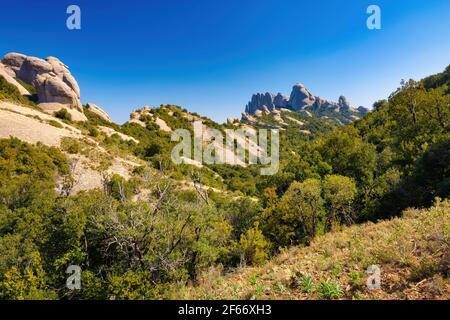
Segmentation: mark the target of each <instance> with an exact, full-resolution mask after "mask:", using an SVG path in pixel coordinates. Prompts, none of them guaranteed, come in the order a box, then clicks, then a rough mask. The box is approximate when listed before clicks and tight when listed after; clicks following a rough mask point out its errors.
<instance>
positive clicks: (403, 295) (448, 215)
mask: <svg viewBox="0 0 450 320" xmlns="http://www.w3.org/2000/svg"><path fill="white" fill-rule="evenodd" d="M372 264H377V265H379V266H380V267H381V272H382V274H381V289H380V290H369V289H367V287H366V285H365V283H366V280H367V277H368V276H367V275H366V273H365V270H366V268H367V267H368V266H369V265H372ZM449 266H450V201H448V200H447V201H444V202H438V203H437V204H436V205H435V207H433V208H431V209H428V210H417V209H409V210H406V211H405V212H404V215H403V217H402V218H395V219H392V220H390V221H383V222H379V223H376V224H373V223H369V224H364V225H355V226H352V227H348V228H345V229H344V230H342V231H338V232H332V233H329V234H326V235H324V236H320V237H318V238H316V239H315V240H314V241H313V243H312V244H311V245H310V246H309V247H295V248H291V249H289V250H286V251H284V252H283V253H281V254H280V255H279V256H277V257H276V258H274V259H273V260H272V261H270V262H268V263H267V264H266V265H264V266H262V267H247V268H243V269H242V270H240V271H238V272H236V273H232V274H229V275H226V276H221V275H220V274H219V272H218V271H217V270H215V271H214V270H213V271H210V272H209V273H207V274H205V275H204V276H203V278H202V280H201V281H200V284H199V285H198V286H196V287H190V288H189V289H188V290H187V291H184V292H183V293H181V297H182V298H193V299H199V298H200V299H202V298H207V299H327V298H341V299H450V279H449V276H450V274H449V273H450V270H449ZM309 278H310V280H312V281H311V283H308V282H309V281H308V280H309Z"/></svg>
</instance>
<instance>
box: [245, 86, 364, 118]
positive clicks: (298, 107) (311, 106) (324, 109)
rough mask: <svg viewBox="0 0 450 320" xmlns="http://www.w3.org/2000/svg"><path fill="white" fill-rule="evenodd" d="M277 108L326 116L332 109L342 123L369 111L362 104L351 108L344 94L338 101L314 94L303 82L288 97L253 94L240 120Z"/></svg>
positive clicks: (267, 93)
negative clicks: (338, 115)
mask: <svg viewBox="0 0 450 320" xmlns="http://www.w3.org/2000/svg"><path fill="white" fill-rule="evenodd" d="M277 109H288V110H292V111H308V112H310V113H313V114H316V115H319V116H322V115H326V116H328V117H330V116H331V117H332V116H333V113H330V111H332V112H335V113H337V114H340V115H341V116H340V117H339V122H343V123H348V122H351V121H353V120H355V119H356V118H359V117H362V116H364V115H365V114H366V113H367V112H369V109H368V108H366V107H363V106H360V107H358V108H357V109H354V108H352V107H351V105H350V103H349V102H348V100H347V98H346V97H345V96H340V97H339V99H338V102H332V101H328V100H326V99H323V98H321V97H319V96H315V95H314V94H312V93H311V91H309V90H308V89H307V88H306V87H305V86H304V85H303V84H301V83H297V84H296V85H294V86H293V88H292V92H291V94H290V96H289V97H288V96H284V95H282V94H281V93H278V94H273V93H270V92H266V93H257V94H254V95H253V96H252V98H251V100H250V101H249V102H248V104H247V105H246V106H245V112H244V113H243V114H242V120H243V121H247V122H248V118H249V117H251V116H256V117H259V116H261V115H262V114H269V113H273V112H276V110H277ZM342 116H344V117H342ZM343 118H344V119H343ZM342 120H344V121H342Z"/></svg>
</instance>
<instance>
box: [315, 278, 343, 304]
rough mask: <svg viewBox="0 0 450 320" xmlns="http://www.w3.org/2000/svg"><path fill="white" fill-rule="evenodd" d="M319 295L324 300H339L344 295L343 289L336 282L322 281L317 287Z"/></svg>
mask: <svg viewBox="0 0 450 320" xmlns="http://www.w3.org/2000/svg"><path fill="white" fill-rule="evenodd" d="M317 293H318V294H319V296H320V297H321V298H322V299H327V300H331V299H339V297H340V296H341V295H342V289H341V286H340V285H339V283H338V282H337V281H335V280H322V281H320V283H319V285H318V287H317Z"/></svg>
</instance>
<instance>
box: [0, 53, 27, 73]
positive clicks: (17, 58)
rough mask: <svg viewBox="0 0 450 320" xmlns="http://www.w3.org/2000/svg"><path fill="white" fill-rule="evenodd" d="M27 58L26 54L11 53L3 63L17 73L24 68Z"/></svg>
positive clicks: (4, 58) (5, 57)
mask: <svg viewBox="0 0 450 320" xmlns="http://www.w3.org/2000/svg"><path fill="white" fill-rule="evenodd" d="M26 58H27V56H26V55H24V54H21V53H15V52H10V53H8V54H7V55H5V56H4V57H3V59H2V62H3V64H5V65H7V66H9V67H10V68H11V70H13V71H14V72H15V73H16V72H17V71H19V70H20V67H21V66H22V64H23V62H24V61H25V59H26Z"/></svg>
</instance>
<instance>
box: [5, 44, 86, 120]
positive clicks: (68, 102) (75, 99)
mask: <svg viewBox="0 0 450 320" xmlns="http://www.w3.org/2000/svg"><path fill="white" fill-rule="evenodd" d="M2 63H3V65H4V66H5V67H6V69H7V70H8V71H7V72H9V73H10V74H12V73H14V75H15V78H17V79H20V80H22V81H24V82H25V83H28V84H30V85H32V86H34V87H35V88H36V92H37V96H38V103H39V106H41V107H42V108H43V109H44V110H46V111H50V110H53V109H55V108H57V107H61V109H62V108H65V109H67V110H72V111H73V112H75V113H76V112H78V113H80V115H76V116H74V117H72V118H73V119H86V117H85V116H84V114H83V108H82V106H81V102H80V88H79V86H78V84H77V82H76V80H75V78H74V77H73V76H72V74H71V73H70V71H69V68H68V67H67V66H66V65H65V64H63V63H62V62H61V61H60V60H59V59H57V58H55V57H48V58H47V59H45V60H44V59H40V58H36V57H30V56H26V55H23V54H20V53H14V52H12V53H8V54H7V55H6V56H5V57H4V58H3V59H2ZM23 94H26V93H25V92H24V93H23ZM49 106H51V108H49ZM55 111H56V110H55Z"/></svg>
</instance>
